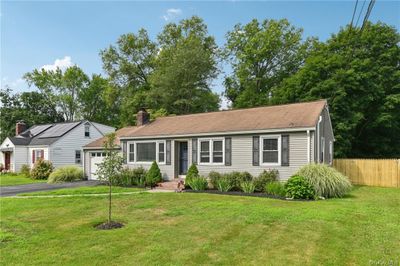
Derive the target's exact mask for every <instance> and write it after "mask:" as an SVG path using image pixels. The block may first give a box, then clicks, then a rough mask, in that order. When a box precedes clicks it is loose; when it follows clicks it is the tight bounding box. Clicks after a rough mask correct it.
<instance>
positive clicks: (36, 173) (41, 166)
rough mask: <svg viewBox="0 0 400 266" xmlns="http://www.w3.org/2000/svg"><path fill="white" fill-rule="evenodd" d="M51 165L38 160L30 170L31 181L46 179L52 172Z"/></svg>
mask: <svg viewBox="0 0 400 266" xmlns="http://www.w3.org/2000/svg"><path fill="white" fill-rule="evenodd" d="M53 169H54V168H53V164H52V163H51V162H49V161H45V160H42V159H39V160H37V161H36V162H35V164H34V165H33V168H32V170H31V178H32V179H47V178H49V175H50V174H51V172H53Z"/></svg>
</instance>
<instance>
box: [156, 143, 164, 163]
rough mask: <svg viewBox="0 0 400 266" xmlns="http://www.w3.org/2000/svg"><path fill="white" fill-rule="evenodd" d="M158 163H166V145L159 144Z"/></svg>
mask: <svg viewBox="0 0 400 266" xmlns="http://www.w3.org/2000/svg"><path fill="white" fill-rule="evenodd" d="M158 162H159V163H165V143H164V142H159V143H158Z"/></svg>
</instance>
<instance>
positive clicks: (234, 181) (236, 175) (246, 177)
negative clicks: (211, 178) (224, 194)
mask: <svg viewBox="0 0 400 266" xmlns="http://www.w3.org/2000/svg"><path fill="white" fill-rule="evenodd" d="M222 178H223V179H226V180H227V181H229V182H230V184H231V186H232V190H241V185H240V184H241V183H242V182H247V181H251V180H252V179H253V177H252V176H251V174H250V173H248V172H231V173H227V174H224V175H223V176H222Z"/></svg>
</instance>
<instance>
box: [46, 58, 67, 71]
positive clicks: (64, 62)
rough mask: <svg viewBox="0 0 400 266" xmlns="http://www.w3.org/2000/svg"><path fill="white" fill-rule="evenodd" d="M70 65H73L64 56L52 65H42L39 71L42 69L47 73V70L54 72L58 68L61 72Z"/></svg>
mask: <svg viewBox="0 0 400 266" xmlns="http://www.w3.org/2000/svg"><path fill="white" fill-rule="evenodd" d="M72 65H73V63H72V61H71V57H70V56H64V58H63V59H56V60H55V61H54V63H53V64H52V65H44V66H42V67H41V69H44V70H47V71H49V70H51V71H54V70H56V69H57V67H58V68H59V69H61V70H65V69H67V68H68V67H70V66H72Z"/></svg>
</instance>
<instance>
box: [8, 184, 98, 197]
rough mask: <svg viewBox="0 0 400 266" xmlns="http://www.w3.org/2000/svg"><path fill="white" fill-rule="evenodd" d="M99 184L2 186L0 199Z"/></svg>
mask: <svg viewBox="0 0 400 266" xmlns="http://www.w3.org/2000/svg"><path fill="white" fill-rule="evenodd" d="M99 184H100V182H99V181H76V182H69V183H59V184H47V183H36V184H27V185H18V186H4V187H0V197H6V196H15V195H17V194H21V193H28V192H38V191H47V190H55V189H61V188H76V187H88V186H97V185H99Z"/></svg>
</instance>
